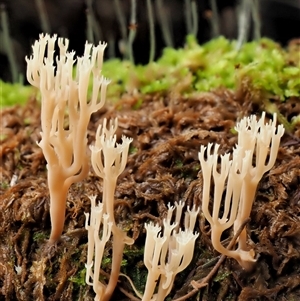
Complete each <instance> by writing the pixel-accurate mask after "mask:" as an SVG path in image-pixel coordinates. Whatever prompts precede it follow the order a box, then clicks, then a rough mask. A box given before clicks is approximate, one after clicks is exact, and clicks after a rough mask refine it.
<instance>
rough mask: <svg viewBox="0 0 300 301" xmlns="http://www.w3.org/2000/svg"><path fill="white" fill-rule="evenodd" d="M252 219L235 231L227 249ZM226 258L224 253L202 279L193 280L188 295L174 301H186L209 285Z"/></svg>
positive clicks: (233, 243)
mask: <svg viewBox="0 0 300 301" xmlns="http://www.w3.org/2000/svg"><path fill="white" fill-rule="evenodd" d="M249 221H250V218H248V219H246V220H245V221H244V222H243V223H242V224H241V226H240V228H239V229H238V231H237V232H236V233H235V235H234V236H233V238H232V239H231V241H230V243H229V245H228V246H227V249H228V250H230V249H231V248H232V247H233V246H234V245H235V243H236V240H237V239H238V237H239V236H240V234H241V232H242V231H243V229H244V227H245V226H246V224H247V223H248V222H249ZM225 259H226V256H225V255H222V256H221V257H220V259H219V261H218V262H217V264H216V265H215V266H214V268H213V269H212V270H211V271H210V272H209V273H208V274H207V276H206V277H204V278H203V279H202V280H200V281H192V282H191V285H192V286H193V288H194V289H193V290H192V291H190V292H189V293H187V294H186V295H184V296H182V297H180V298H177V299H175V300H173V301H185V300H186V299H188V298H190V297H192V296H194V295H195V294H196V293H197V292H198V291H199V289H200V288H203V287H205V286H207V284H208V282H209V281H210V280H211V278H212V277H213V276H214V274H215V273H216V272H217V271H218V269H219V267H220V266H221V264H222V263H223V262H224V260H225Z"/></svg>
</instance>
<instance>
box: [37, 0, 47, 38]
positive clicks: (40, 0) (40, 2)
mask: <svg viewBox="0 0 300 301" xmlns="http://www.w3.org/2000/svg"><path fill="white" fill-rule="evenodd" d="M35 5H36V7H37V9H38V14H39V16H40V22H41V26H42V31H43V32H44V33H51V26H50V22H49V17H48V14H47V9H46V5H45V2H44V0H35Z"/></svg>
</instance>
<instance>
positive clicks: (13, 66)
mask: <svg viewBox="0 0 300 301" xmlns="http://www.w3.org/2000/svg"><path fill="white" fill-rule="evenodd" d="M0 12H1V15H0V16H1V26H2V30H3V44H4V49H5V50H6V55H7V58H8V62H9V66H10V71H11V77H12V82H13V83H16V82H17V81H18V64H17V60H16V55H15V49H14V47H13V45H12V42H11V38H10V35H9V27H8V18H7V12H6V9H5V5H4V4H1V5H0Z"/></svg>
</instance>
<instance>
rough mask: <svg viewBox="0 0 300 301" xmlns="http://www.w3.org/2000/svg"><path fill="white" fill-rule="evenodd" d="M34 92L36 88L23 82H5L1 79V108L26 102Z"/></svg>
mask: <svg viewBox="0 0 300 301" xmlns="http://www.w3.org/2000/svg"><path fill="white" fill-rule="evenodd" d="M32 94H34V88H32V87H31V86H23V85H21V84H18V83H16V84H11V83H5V82H3V81H1V80H0V109H3V108H5V107H8V106H12V105H15V104H24V103H26V101H27V100H28V98H29V97H30V96H31V95H32Z"/></svg>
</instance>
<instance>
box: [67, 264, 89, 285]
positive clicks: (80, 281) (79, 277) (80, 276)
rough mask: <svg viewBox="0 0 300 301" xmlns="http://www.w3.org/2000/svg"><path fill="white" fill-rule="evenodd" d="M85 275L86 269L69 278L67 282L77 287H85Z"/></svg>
mask: <svg viewBox="0 0 300 301" xmlns="http://www.w3.org/2000/svg"><path fill="white" fill-rule="evenodd" d="M85 274H86V269H85V268H84V269H82V270H80V271H79V272H77V273H76V274H75V275H74V276H72V277H70V278H69V280H70V281H71V282H73V283H75V284H76V285H78V286H85V285H86V282H85Z"/></svg>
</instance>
